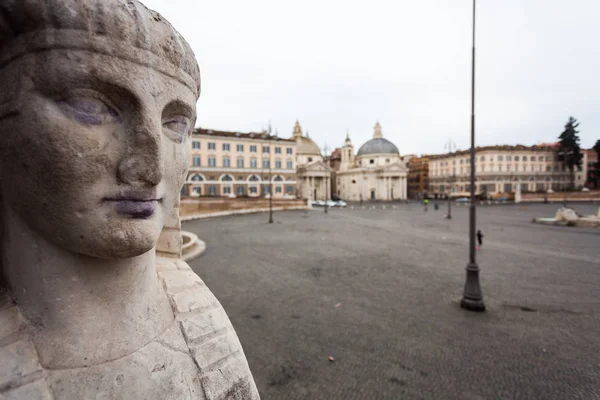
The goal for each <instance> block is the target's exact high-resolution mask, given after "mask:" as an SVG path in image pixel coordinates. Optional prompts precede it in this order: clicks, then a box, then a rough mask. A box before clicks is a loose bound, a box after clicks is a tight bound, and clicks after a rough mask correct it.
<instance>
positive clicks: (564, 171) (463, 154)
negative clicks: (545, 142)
mask: <svg viewBox="0 0 600 400" xmlns="http://www.w3.org/2000/svg"><path fill="white" fill-rule="evenodd" d="M470 173H471V167H470V151H469V150H467V151H459V152H454V153H449V154H444V155H437V156H435V157H432V159H431V160H430V161H429V182H430V184H429V191H430V194H431V195H433V196H435V197H446V196H448V195H449V196H452V197H455V196H456V197H457V196H467V195H469V193H470V184H469V180H470ZM475 176H476V188H475V191H476V193H477V194H478V195H490V196H494V195H498V196H500V195H509V194H512V193H515V192H516V191H518V190H520V191H521V192H547V191H548V190H551V191H561V190H566V189H567V188H568V187H569V184H570V179H571V177H570V172H569V170H568V168H566V167H565V166H564V165H563V163H561V162H559V161H558V160H557V158H556V149H555V147H553V146H531V147H528V146H489V147H478V148H477V149H476V157H475ZM586 176H587V157H584V160H583V163H582V168H581V170H580V171H575V188H576V189H577V188H581V187H583V185H584V183H585V180H586Z"/></svg>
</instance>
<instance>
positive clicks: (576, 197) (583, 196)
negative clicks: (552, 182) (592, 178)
mask: <svg viewBox="0 0 600 400" xmlns="http://www.w3.org/2000/svg"><path fill="white" fill-rule="evenodd" d="M544 199H548V201H551V202H560V201H564V200H566V201H600V190H593V191H589V192H581V191H578V192H555V193H521V201H522V202H538V201H540V202H543V201H544Z"/></svg>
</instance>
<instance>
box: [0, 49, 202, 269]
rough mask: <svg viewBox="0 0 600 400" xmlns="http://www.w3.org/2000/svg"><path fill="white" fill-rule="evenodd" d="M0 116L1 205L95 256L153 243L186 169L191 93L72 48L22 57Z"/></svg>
mask: <svg viewBox="0 0 600 400" xmlns="http://www.w3.org/2000/svg"><path fill="white" fill-rule="evenodd" d="M17 62H18V63H19V66H18V69H19V72H18V74H19V77H20V79H21V83H20V91H19V94H18V99H17V101H16V102H15V103H14V104H16V106H15V109H14V110H13V111H12V112H11V113H10V114H9V116H8V117H5V118H4V119H3V120H0V176H1V182H0V184H1V185H2V193H3V196H4V199H5V202H6V203H7V204H8V206H9V207H10V208H12V209H13V210H14V211H15V212H17V213H18V214H19V215H20V217H21V218H22V219H23V220H24V221H25V222H26V223H27V225H28V226H29V227H30V228H31V229H32V230H34V231H36V232H37V233H38V234H40V235H41V236H42V237H44V238H45V239H46V240H49V241H51V242H54V243H55V244H56V245H58V246H59V247H62V248H64V249H67V250H69V251H72V252H76V253H81V254H86V255H91V256H95V257H101V258H124V257H133V256H136V255H140V254H143V253H145V252H147V251H149V250H151V249H153V247H154V246H155V244H156V241H157V240H158V236H159V234H160V231H161V229H162V227H163V222H164V218H165V216H166V215H168V214H169V212H170V211H171V210H172V208H173V206H174V204H175V202H176V200H177V198H178V196H179V190H180V188H181V186H182V185H183V182H184V179H185V173H186V170H187V166H188V151H189V150H188V147H189V146H188V144H187V142H188V136H189V134H190V132H191V129H192V128H193V126H194V122H195V103H196V97H195V95H194V93H193V92H192V91H191V90H190V89H189V88H188V87H187V86H185V85H183V84H182V83H180V82H179V81H178V80H177V79H174V78H171V77H168V76H166V75H163V74H162V73H160V72H158V71H156V70H154V69H152V68H149V67H145V66H142V65H139V64H135V63H132V62H129V61H125V60H122V59H119V58H113V57H108V56H103V55H99V54H96V53H91V52H83V51H79V50H53V51H47V52H41V53H35V54H30V55H27V56H25V57H24V58H23V59H22V60H19V61H17Z"/></svg>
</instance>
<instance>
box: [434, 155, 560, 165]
mask: <svg viewBox="0 0 600 400" xmlns="http://www.w3.org/2000/svg"><path fill="white" fill-rule="evenodd" d="M496 159H497V160H498V161H513V159H514V161H544V160H545V161H546V162H550V161H553V157H549V156H545V157H544V156H529V157H527V156H514V157H513V156H497V157H496ZM485 160H486V158H485V156H481V157H479V161H485ZM487 160H488V161H494V156H489V158H488V159H487ZM458 162H459V164H463V163H464V164H469V163H470V162H471V160H470V159H469V158H464V159H462V158H461V159H460V160H458ZM475 162H477V158H476V159H475ZM448 163H449V161H442V162H440V165H441V166H446V165H448ZM452 165H456V160H452ZM434 166H437V165H435V164H434Z"/></svg>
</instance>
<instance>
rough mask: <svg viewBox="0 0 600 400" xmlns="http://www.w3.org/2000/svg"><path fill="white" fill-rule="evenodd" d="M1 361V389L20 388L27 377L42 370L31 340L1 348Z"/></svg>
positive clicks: (20, 341)
mask: <svg viewBox="0 0 600 400" xmlns="http://www.w3.org/2000/svg"><path fill="white" fill-rule="evenodd" d="M0 360H1V362H0V388H3V387H5V388H12V387H19V386H21V384H22V383H23V380H24V379H26V378H27V376H29V375H31V374H34V373H35V372H41V370H42V369H41V366H40V363H39V362H38V358H37V354H36V353H35V349H34V347H33V344H32V343H31V342H30V341H29V340H19V341H18V342H15V343H11V344H9V345H6V346H4V347H2V348H0Z"/></svg>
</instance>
